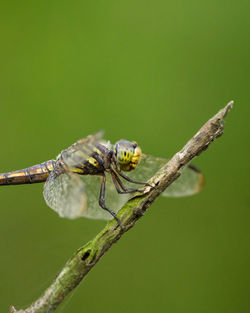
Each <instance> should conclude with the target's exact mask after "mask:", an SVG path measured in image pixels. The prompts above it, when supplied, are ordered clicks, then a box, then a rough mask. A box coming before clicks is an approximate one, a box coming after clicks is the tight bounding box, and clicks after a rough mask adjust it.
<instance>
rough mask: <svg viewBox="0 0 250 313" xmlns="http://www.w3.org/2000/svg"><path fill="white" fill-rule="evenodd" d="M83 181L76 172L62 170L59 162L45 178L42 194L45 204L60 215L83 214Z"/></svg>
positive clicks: (84, 199)
mask: <svg viewBox="0 0 250 313" xmlns="http://www.w3.org/2000/svg"><path fill="white" fill-rule="evenodd" d="M84 190H85V188H84V183H83V182H82V181H81V179H80V177H78V175H77V174H74V173H72V172H71V171H66V170H62V168H61V167H60V166H59V164H56V165H55V168H54V170H53V171H52V172H51V173H50V176H49V177H48V179H47V180H46V183H45V185H44V190H43V196H44V199H45V201H46V203H47V205H48V206H49V207H50V208H52V209H53V210H54V211H56V212H57V213H58V214H59V215H60V216H61V217H67V218H71V219H73V218H77V217H80V216H84V214H85V213H86V210H87V199H86V194H85V192H84Z"/></svg>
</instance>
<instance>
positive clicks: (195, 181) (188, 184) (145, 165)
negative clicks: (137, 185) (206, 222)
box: [129, 154, 204, 197]
mask: <svg viewBox="0 0 250 313" xmlns="http://www.w3.org/2000/svg"><path fill="white" fill-rule="evenodd" d="M167 162H168V159H165V158H159V157H154V156H151V155H145V154H143V155H142V158H141V161H140V163H139V165H138V168H136V169H135V171H134V173H133V172H131V175H129V176H130V177H131V178H133V179H136V180H138V181H147V180H148V179H149V178H150V177H152V176H153V175H154V174H155V173H156V172H157V171H158V170H159V169H160V168H161V167H162V166H163V165H165V164H166V163H167ZM203 186H204V176H203V174H202V173H201V172H200V171H199V170H198V169H197V168H196V167H195V166H193V165H188V166H186V167H185V168H184V169H183V170H182V172H181V176H180V177H179V178H178V179H177V180H176V181H175V182H174V183H173V184H171V185H170V186H169V187H168V188H167V189H166V190H165V191H164V192H163V193H162V195H163V196H165V197H184V196H189V195H193V194H195V193H197V192H199V191H200V190H201V189H202V187H203Z"/></svg>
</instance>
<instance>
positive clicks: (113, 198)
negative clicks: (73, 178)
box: [81, 174, 130, 220]
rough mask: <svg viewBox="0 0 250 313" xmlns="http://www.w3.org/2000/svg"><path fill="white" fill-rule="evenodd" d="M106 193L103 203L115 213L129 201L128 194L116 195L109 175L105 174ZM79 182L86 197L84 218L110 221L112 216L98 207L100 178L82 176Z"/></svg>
mask: <svg viewBox="0 0 250 313" xmlns="http://www.w3.org/2000/svg"><path fill="white" fill-rule="evenodd" d="M106 177H107V181H106V192H105V201H106V205H107V207H109V208H110V209H112V211H114V212H115V213H117V212H118V211H119V210H120V209H121V207H122V206H123V205H124V203H125V202H126V201H127V200H128V199H129V196H130V195H128V194H125V195H121V194H118V193H117V191H116V189H115V186H114V184H113V181H112V178H111V177H110V175H109V174H106ZM81 180H82V181H83V182H84V185H85V187H86V189H85V192H86V196H87V210H86V212H85V214H84V217H87V218H92V219H103V220H110V219H112V216H111V215H110V214H109V213H108V212H107V211H105V210H103V209H102V208H101V207H100V206H99V193H100V188H101V182H102V177H101V176H95V175H86V176H82V177H81Z"/></svg>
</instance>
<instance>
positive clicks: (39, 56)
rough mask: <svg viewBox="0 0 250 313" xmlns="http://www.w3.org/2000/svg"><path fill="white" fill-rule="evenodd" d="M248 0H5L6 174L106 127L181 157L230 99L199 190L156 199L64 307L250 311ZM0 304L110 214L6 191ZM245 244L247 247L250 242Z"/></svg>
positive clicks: (30, 293) (20, 190) (39, 280)
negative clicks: (60, 208)
mask: <svg viewBox="0 0 250 313" xmlns="http://www.w3.org/2000/svg"><path fill="white" fill-rule="evenodd" d="M249 9H250V6H249V1H244V0H241V1H235V0H233V1H230V2H228V1H225V0H221V1H213V0H212V1H192V0H191V1H163V0H155V1H145V0H144V1H140V0H133V1H130V0H128V1H109V0H106V1H72V2H70V1H62V0H61V1H46V0H45V1H4V0H2V1H1V3H0V40H1V41H0V42H1V49H0V64H1V65H0V116H1V122H0V123H1V124H0V125H1V135H0V140H1V154H0V171H1V172H4V171H11V170H15V169H19V168H24V167H27V166H30V165H33V164H36V163H39V162H42V161H45V160H47V159H51V158H54V157H55V156H56V155H57V154H58V153H59V152H60V151H61V150H62V149H64V148H66V147H67V146H69V145H70V144H72V143H73V142H74V141H76V140H77V139H79V138H82V137H85V136H86V135H88V134H90V133H93V132H95V131H97V130H99V129H105V130H106V133H105V137H106V138H107V139H110V140H111V141H112V142H114V141H116V140H118V139H120V138H127V139H130V140H136V141H137V142H138V143H139V144H140V146H141V147H142V149H143V151H144V152H146V153H150V154H153V155H157V156H166V157H170V156H172V155H173V154H174V153H175V152H176V151H178V149H180V148H181V147H182V146H183V145H184V144H185V143H186V141H187V140H188V139H189V138H190V137H191V136H192V135H193V134H194V133H195V132H196V131H197V130H198V129H199V127H200V126H201V125H202V124H203V123H204V122H205V121H206V120H207V119H208V118H210V117H211V116H212V115H213V114H215V113H216V112H217V111H218V110H219V109H220V108H222V107H223V106H224V105H225V104H226V103H227V102H229V101H230V100H232V99H233V100H235V106H234V109H233V110H232V111H231V113H230V115H229V116H228V117H227V120H226V128H225V134H224V136H223V137H222V138H220V139H219V140H217V141H216V142H215V143H214V144H213V145H212V146H211V147H210V148H209V149H208V150H207V151H206V152H205V153H204V154H202V155H201V156H200V157H199V158H197V159H196V160H195V162H194V163H195V164H196V165H197V166H199V167H200V168H201V169H202V171H203V172H204V174H205V176H206V187H205V188H204V190H203V191H202V192H201V193H200V194H199V195H197V196H193V197H188V198H183V199H166V198H161V199H158V200H157V201H156V202H155V203H154V205H153V206H152V207H151V208H150V210H149V211H148V212H147V213H146V215H145V217H144V218H143V219H141V220H140V221H139V222H138V224H137V225H136V227H134V228H133V230H131V231H130V232H129V233H127V234H126V235H125V236H124V237H123V238H122V239H121V240H120V241H119V242H118V244H116V245H115V246H114V247H112V249H111V250H110V251H109V252H108V253H107V254H106V255H105V256H104V258H103V259H102V260H101V261H100V262H99V263H98V265H97V266H96V267H95V268H94V270H93V271H91V272H90V273H89V275H88V276H87V277H86V279H85V280H84V281H83V283H82V284H81V285H80V286H79V288H78V289H77V290H76V291H74V292H73V293H72V294H71V295H70V296H69V297H68V299H67V301H65V303H63V304H62V305H61V306H60V307H59V308H58V312H62V313H78V312H83V313H84V312H88V313H97V312H102V313H112V312H121V313H123V312H124V313H125V312H129V313H139V312H143V313H148V312H150V313H151V312H167V313H224V312H226V313H246V312H249V306H248V304H249V303H248V294H249V290H247V286H248V282H249V266H248V264H247V262H248V260H249V252H248V251H247V246H248V244H249V231H248V228H249V225H247V224H248V221H249V204H250V200H249V156H250V155H249V129H250V123H249V113H250V110H249V47H250V43H249V31H250V29H249V26H250V23H249ZM0 205H1V210H0V250H1V258H0V265H1V267H0V268H1V273H0V277H1V279H0V295H1V296H0V297H1V300H0V307H1V308H0V311H1V312H7V310H8V307H9V305H10V304H13V305H15V306H16V307H17V308H21V307H25V306H27V305H29V304H30V303H31V302H32V301H33V300H35V299H36V298H37V297H38V295H40V294H41V292H42V291H43V290H44V289H45V288H46V287H47V286H48V285H49V283H50V282H51V281H52V279H53V278H54V277H55V275H56V274H57V272H58V271H59V270H60V268H61V267H62V266H63V265H64V263H65V262H66V260H67V259H68V258H69V257H70V256H71V255H72V253H73V252H74V251H75V250H76V249H77V248H78V247H80V246H81V245H83V244H84V243H86V242H87V241H89V240H90V239H91V238H93V237H94V236H95V234H96V233H97V232H98V231H100V230H101V229H102V227H103V226H104V225H105V221H93V220H87V219H79V220H74V221H69V220H66V219H60V218H59V217H58V216H57V215H56V214H55V213H54V212H53V211H52V210H50V209H49V208H48V207H47V206H46V204H45V202H44V200H43V196H42V185H40V184H37V185H24V186H9V187H1V188H0ZM248 250H249V249H248Z"/></svg>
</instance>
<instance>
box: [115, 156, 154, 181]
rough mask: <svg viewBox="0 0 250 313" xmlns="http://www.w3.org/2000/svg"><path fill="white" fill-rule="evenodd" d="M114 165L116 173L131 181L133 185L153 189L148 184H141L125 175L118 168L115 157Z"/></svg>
mask: <svg viewBox="0 0 250 313" xmlns="http://www.w3.org/2000/svg"><path fill="white" fill-rule="evenodd" d="M112 164H113V166H114V168H115V170H116V172H117V173H118V174H119V175H120V176H121V177H122V178H124V179H126V180H127V181H129V182H130V183H133V184H138V185H145V186H150V187H152V186H151V185H150V184H149V183H146V182H139V181H136V180H133V179H132V178H130V177H128V176H126V175H124V174H123V173H122V172H121V170H120V169H119V168H118V166H117V162H116V159H115V157H114V156H113V159H112Z"/></svg>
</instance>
